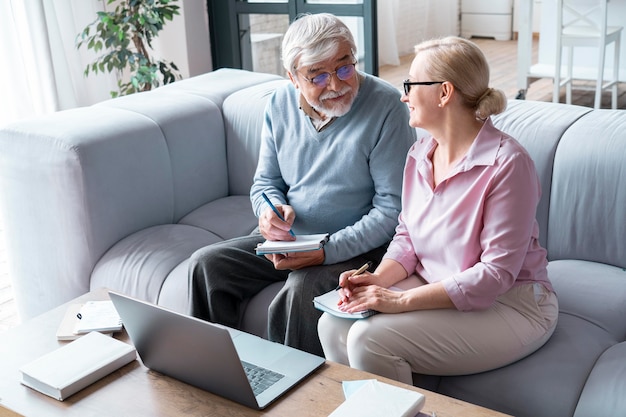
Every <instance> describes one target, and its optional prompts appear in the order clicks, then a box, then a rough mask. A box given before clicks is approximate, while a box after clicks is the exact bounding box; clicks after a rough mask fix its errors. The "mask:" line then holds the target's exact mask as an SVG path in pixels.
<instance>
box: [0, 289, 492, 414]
mask: <svg viewBox="0 0 626 417" xmlns="http://www.w3.org/2000/svg"><path fill="white" fill-rule="evenodd" d="M107 298H108V294H107V292H106V290H104V289H102V290H97V291H93V292H90V293H88V294H85V295H83V296H82V297H79V298H77V299H75V300H73V301H71V302H70V303H68V304H66V305H62V306H60V307H57V308H56V309H54V310H51V311H49V312H48V313H45V314H42V315H40V316H38V317H35V318H33V319H31V320H28V321H27V322H25V323H23V324H21V325H19V326H17V327H15V328H13V329H10V330H9V331H7V332H6V333H4V334H1V335H0V417H8V416H11V417H13V416H26V417H30V416H47V417H55V416H64V417H65V416H86V415H90V416H93V415H107V416H115V417H125V416H133V417H141V416H150V417H155V416H176V417H179V416H182V415H184V416H203V417H204V416H226V415H227V416H232V417H238V416H284V417H293V416H300V417H318V416H328V414H330V413H331V412H332V411H333V410H334V409H335V408H337V406H339V404H341V403H342V402H343V401H344V397H343V391H342V388H341V382H342V381H347V380H360V379H373V378H375V379H378V380H380V381H383V382H386V383H389V384H393V385H398V386H402V387H405V388H408V389H412V390H415V391H418V392H421V393H422V394H424V395H425V396H426V404H425V406H424V409H423V410H422V413H423V414H425V415H427V416H431V413H432V412H433V411H434V412H435V413H436V416H437V417H446V416H448V417H452V416H457V417H458V416H465V417H496V416H504V414H501V413H498V412H495V411H491V410H488V409H486V408H482V407H478V406H475V405H472V404H469V403H466V402H463V401H459V400H455V399H452V398H449V397H445V396H443V395H439V394H436V393H433V392H430V391H426V390H422V389H419V388H415V387H412V386H409V385H405V384H402V383H399V382H396V381H392V380H389V379H387V378H382V377H379V376H377V375H373V374H370V373H367V372H362V371H358V370H355V369H351V368H349V367H347V366H344V365H340V364H338V363H334V362H330V361H326V363H325V364H324V365H322V367H321V368H320V369H318V370H317V371H316V372H315V373H313V374H312V375H311V376H310V377H309V378H307V379H306V380H304V381H303V382H301V383H300V384H299V385H297V386H296V387H295V388H293V389H292V390H291V391H289V392H288V393H287V394H286V395H285V396H283V397H282V398H280V399H279V400H278V401H276V402H275V403H274V404H272V405H270V406H269V407H268V408H266V409H265V410H263V411H257V410H253V409H250V408H247V407H245V406H242V405H240V404H237V403H234V402H232V401H230V400H227V399H225V398H222V397H219V396H216V395H213V394H211V393H209V392H206V391H203V390H201V389H198V388H195V387H192V386H190V385H187V384H185V383H183V382H179V381H177V380H175V379H172V378H170V377H167V376H165V375H162V374H159V373H157V372H154V371H151V370H149V369H147V368H146V367H145V366H144V365H143V364H142V363H141V360H139V359H138V360H137V361H135V362H132V363H130V364H128V365H126V366H124V367H123V368H121V369H119V370H117V371H116V372H113V373H112V374H110V375H109V376H107V377H105V378H103V379H101V380H100V381H98V382H96V383H95V384H93V385H91V386H89V387H87V388H85V389H84V390H82V391H80V392H78V393H76V394H74V395H73V396H71V397H70V398H68V399H67V400H65V401H63V402H60V401H56V400H54V399H52V398H50V397H47V396H45V395H43V394H40V393H39V392H36V391H34V390H32V389H30V388H27V387H25V386H23V385H22V384H20V382H19V381H20V373H19V368H20V367H21V366H22V365H24V364H26V363H28V362H30V361H31V360H33V359H35V358H37V357H39V356H41V355H43V354H45V353H47V352H50V351H52V350H54V349H56V348H58V347H59V346H61V345H63V344H64V343H68V342H59V341H57V340H56V330H57V328H58V326H59V324H60V323H61V320H62V318H63V316H64V314H65V311H66V309H67V306H68V305H69V304H71V303H81V302H85V301H88V300H102V299H107ZM116 337H117V338H119V339H120V340H123V341H125V342H128V343H130V341H129V339H128V336H127V335H126V333H125V332H121V333H118V334H117V335H116Z"/></svg>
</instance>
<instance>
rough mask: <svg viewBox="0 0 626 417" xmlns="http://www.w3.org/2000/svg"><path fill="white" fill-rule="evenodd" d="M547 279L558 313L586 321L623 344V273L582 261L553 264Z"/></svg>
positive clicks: (625, 320)
mask: <svg viewBox="0 0 626 417" xmlns="http://www.w3.org/2000/svg"><path fill="white" fill-rule="evenodd" d="M548 276H549V277H550V280H551V281H552V285H553V286H554V289H555V291H556V293H557V296H558V298H559V311H560V312H561V313H562V314H568V315H571V316H575V317H578V318H580V319H582V320H586V321H588V322H590V323H592V324H594V325H595V326H597V327H599V328H600V329H602V330H604V331H605V332H607V333H608V334H609V335H610V337H612V338H613V339H614V341H615V342H622V341H624V340H626V270H624V269H622V268H619V267H615V266H611V265H605V264H601V263H597V262H587V261H581V260H559V261H552V262H550V263H549V265H548Z"/></svg>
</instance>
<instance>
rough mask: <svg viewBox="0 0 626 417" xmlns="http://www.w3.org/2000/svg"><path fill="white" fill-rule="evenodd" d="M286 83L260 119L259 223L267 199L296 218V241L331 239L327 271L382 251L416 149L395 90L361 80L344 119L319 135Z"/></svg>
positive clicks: (255, 191)
mask: <svg viewBox="0 0 626 417" xmlns="http://www.w3.org/2000/svg"><path fill="white" fill-rule="evenodd" d="M299 97H300V92H299V91H298V90H296V89H295V88H294V86H293V84H291V83H289V84H287V85H285V86H284V87H281V88H279V89H278V90H276V92H275V93H274V95H273V97H272V98H271V100H270V102H269V103H268V105H267V108H266V111H265V120H264V126H263V132H262V142H261V150H260V156H259V165H258V167H257V171H256V174H255V177H254V184H253V185H252V188H251V191H250V198H251V201H252V206H253V208H254V212H255V214H256V215H257V216H259V215H260V214H261V213H262V212H263V211H264V210H265V209H267V204H266V203H265V201H264V200H263V198H262V197H261V193H262V192H265V193H266V194H267V195H268V196H269V198H270V199H271V200H272V201H273V202H275V203H277V202H281V203H283V204H289V205H291V206H292V207H293V209H294V210H295V213H296V219H295V222H294V224H293V227H292V230H293V231H294V232H295V233H296V235H297V234H298V233H301V234H309V233H330V234H331V237H330V240H329V242H328V243H327V244H326V246H325V248H324V249H325V250H324V252H325V260H324V263H325V264H333V263H337V262H341V261H345V260H347V259H350V258H353V257H355V256H357V255H359V254H362V253H365V252H367V251H369V250H372V249H374V248H377V247H380V246H382V245H384V244H385V243H387V242H388V241H389V240H391V238H392V237H393V234H394V230H395V227H396V225H397V224H398V214H399V212H400V195H401V186H402V171H403V166H404V161H405V159H406V153H407V151H408V149H409V147H410V146H411V145H412V144H413V142H414V141H415V130H414V129H413V128H411V127H410V126H409V114H408V109H407V107H406V105H405V104H404V103H402V102H401V101H400V93H399V92H398V90H396V89H395V88H394V87H393V86H391V85H390V84H388V83H386V82H385V81H382V80H380V79H378V78H376V77H373V76H370V75H364V78H363V79H362V80H361V84H360V87H359V92H358V94H357V97H356V99H355V101H354V103H353V105H352V108H351V109H350V111H349V112H348V113H347V114H345V115H344V116H341V117H338V118H337V119H336V120H334V121H333V122H332V123H331V124H329V125H328V126H326V127H325V128H324V129H323V130H321V131H319V132H318V131H317V130H316V129H315V127H314V126H313V124H312V123H311V120H310V118H309V116H307V115H306V114H305V113H304V112H303V111H302V110H300V108H299Z"/></svg>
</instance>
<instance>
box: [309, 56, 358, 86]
mask: <svg viewBox="0 0 626 417" xmlns="http://www.w3.org/2000/svg"><path fill="white" fill-rule="evenodd" d="M355 66H356V62H355V63H353V64H348V65H343V66H341V67H339V68H337V69H336V70H335V71H333V72H324V73H322V74H319V75H316V76H315V77H313V78H307V77H305V76H304V75H302V73H300V74H301V75H302V78H304V79H305V80H307V81H308V82H310V83H313V84H315V85H316V86H317V87H320V88H321V87H326V86H327V85H328V83H329V82H330V77H332V76H333V74H337V78H339V79H340V80H341V81H345V80H347V79H348V78H350V77H352V76H353V75H354V71H355V70H356V68H355Z"/></svg>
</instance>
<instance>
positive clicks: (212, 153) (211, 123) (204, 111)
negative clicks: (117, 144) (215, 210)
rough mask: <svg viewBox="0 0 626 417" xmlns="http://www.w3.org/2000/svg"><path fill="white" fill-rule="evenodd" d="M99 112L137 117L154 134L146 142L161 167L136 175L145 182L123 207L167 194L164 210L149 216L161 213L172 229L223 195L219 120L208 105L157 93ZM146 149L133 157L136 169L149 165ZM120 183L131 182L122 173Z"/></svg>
mask: <svg viewBox="0 0 626 417" xmlns="http://www.w3.org/2000/svg"><path fill="white" fill-rule="evenodd" d="M105 106H106V107H114V108H118V109H124V110H125V111H127V112H132V113H136V114H139V115H142V116H144V118H145V119H146V120H148V121H149V122H150V123H152V124H154V126H155V127H156V128H157V129H158V131H159V134H158V135H152V137H151V139H152V140H153V143H152V146H153V147H158V148H159V152H162V153H163V154H162V155H161V156H160V159H161V163H160V164H158V165H155V166H154V168H155V169H157V170H158V172H153V171H150V170H148V169H147V168H144V169H142V170H141V174H140V175H143V176H145V177H146V178H143V180H142V183H140V184H141V185H140V184H136V185H132V184H130V185H129V187H131V188H129V190H128V192H129V196H128V198H127V200H128V201H134V200H137V203H139V202H141V201H145V199H146V197H147V196H148V194H150V193H161V194H167V195H169V197H168V204H167V205H163V206H161V207H154V208H153V210H167V213H165V214H166V216H167V222H168V223H176V222H178V221H179V220H180V219H181V218H182V217H183V216H185V215H186V214H187V213H189V212H190V211H192V210H194V209H196V208H197V207H199V206H201V205H202V204H205V203H206V202H207V201H213V200H216V199H218V198H222V197H225V196H227V195H228V180H227V176H226V175H227V169H226V145H225V142H226V139H225V135H224V128H223V122H222V114H221V111H220V109H219V108H218V106H217V105H216V104H215V103H213V102H212V101H211V100H208V99H206V98H203V97H200V96H196V95H190V94H184V93H181V92H179V91H176V90H172V89H169V90H162V89H157V90H154V91H151V92H147V93H139V94H133V95H130V96H125V97H119V98H116V99H113V100H108V101H105V102H102V103H99V104H96V105H95V106H93V107H94V108H98V107H100V108H101V107H105ZM150 149H151V148H150V147H146V148H145V150H142V152H145V154H144V155H142V154H141V153H138V154H137V155H135V156H134V157H135V158H136V160H137V162H138V163H140V161H142V160H148V161H149V160H151V158H152V157H153V156H154V155H152V156H151V155H149V154H148V153H149V152H150ZM132 168H133V167H130V169H132ZM164 168H167V169H164ZM135 175H137V174H135ZM124 177H130V178H133V175H132V174H131V173H128V175H125V176H124ZM161 177H163V178H161ZM120 186H121V187H124V186H125V185H124V184H120ZM147 226H151V224H142V225H141V228H145V227H147Z"/></svg>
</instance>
